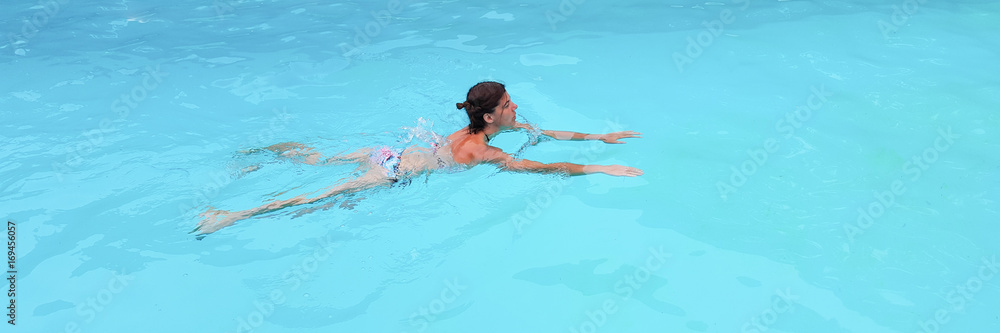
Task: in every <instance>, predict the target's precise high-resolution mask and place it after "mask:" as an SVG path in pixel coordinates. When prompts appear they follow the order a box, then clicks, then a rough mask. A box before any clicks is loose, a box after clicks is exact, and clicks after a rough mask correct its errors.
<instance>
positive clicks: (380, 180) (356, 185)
mask: <svg viewBox="0 0 1000 333" xmlns="http://www.w3.org/2000/svg"><path fill="white" fill-rule="evenodd" d="M382 172H383V171H381V170H379V169H370V170H368V172H366V173H365V174H364V175H362V176H361V177H358V178H356V179H353V180H350V181H347V182H345V183H343V184H340V185H335V186H331V187H329V188H327V189H326V190H325V191H323V193H321V194H320V195H318V196H316V197H313V198H309V197H307V195H306V194H302V195H299V196H296V197H293V198H290V199H285V200H275V201H272V202H270V203H268V204H265V205H263V206H260V207H256V208H251V209H247V210H243V211H238V212H229V211H225V210H218V209H215V208H212V207H209V209H208V210H207V211H205V212H204V213H202V214H201V215H200V216H201V217H202V218H203V219H202V220H201V221H200V222H198V226H197V227H195V228H194V230H192V231H191V232H192V233H197V234H198V235H204V234H210V233H213V232H216V231H218V230H219V229H222V228H225V227H227V226H230V225H233V223H236V221H240V220H243V219H247V218H251V217H254V216H257V215H261V214H266V213H270V212H274V211H278V210H281V209H284V208H288V207H292V206H298V205H304V204H309V203H313V202H316V201H319V200H322V199H325V198H329V197H332V196H336V195H340V194H347V193H354V192H358V191H363V190H367V189H370V188H373V187H376V186H380V185H386V186H388V185H392V183H393V181H392V179H389V178H386V177H385V174H383V173H382Z"/></svg>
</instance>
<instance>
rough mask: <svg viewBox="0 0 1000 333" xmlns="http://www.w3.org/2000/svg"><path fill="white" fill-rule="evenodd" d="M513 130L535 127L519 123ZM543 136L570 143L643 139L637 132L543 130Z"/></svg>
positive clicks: (618, 142) (617, 142)
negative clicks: (591, 132)
mask: <svg viewBox="0 0 1000 333" xmlns="http://www.w3.org/2000/svg"><path fill="white" fill-rule="evenodd" d="M513 128H518V129H525V130H532V129H533V127H531V125H528V124H523V123H517V124H516V125H514V126H513ZM541 133H542V135H545V136H548V137H550V138H553V139H556V140H568V141H584V140H601V141H604V143H615V144H620V143H624V142H621V141H618V140H620V139H625V138H642V133H639V132H635V131H622V132H614V133H608V134H585V133H577V132H570V131H551V130H541Z"/></svg>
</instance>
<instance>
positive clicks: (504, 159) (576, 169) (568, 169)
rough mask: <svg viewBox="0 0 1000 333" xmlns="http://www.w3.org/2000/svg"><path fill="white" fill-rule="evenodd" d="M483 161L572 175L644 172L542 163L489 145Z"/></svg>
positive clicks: (611, 166)
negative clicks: (512, 154)
mask: <svg viewBox="0 0 1000 333" xmlns="http://www.w3.org/2000/svg"><path fill="white" fill-rule="evenodd" d="M481 155H482V156H481V158H480V160H481V162H486V163H493V164H497V165H499V166H500V167H501V168H503V169H506V170H510V171H521V172H539V173H550V172H558V173H565V174H569V175H570V176H578V175H588V174H594V173H605V174H608V175H612V176H626V177H635V176H641V175H642V174H643V172H642V170H640V169H638V168H633V167H627V166H624V165H596V164H591V165H583V164H576V163H567V162H559V163H548V164H546V163H541V162H536V161H532V160H520V159H515V158H514V157H512V156H510V154H507V153H505V152H503V150H500V148H496V147H488V148H487V149H486V151H484V152H483V153H482V154H481Z"/></svg>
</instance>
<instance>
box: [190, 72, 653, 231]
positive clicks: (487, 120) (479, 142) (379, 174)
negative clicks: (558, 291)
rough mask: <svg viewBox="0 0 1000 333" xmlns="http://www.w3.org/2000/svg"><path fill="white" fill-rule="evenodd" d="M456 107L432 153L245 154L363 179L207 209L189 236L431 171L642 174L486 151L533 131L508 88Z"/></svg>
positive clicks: (559, 134)
mask: <svg viewBox="0 0 1000 333" xmlns="http://www.w3.org/2000/svg"><path fill="white" fill-rule="evenodd" d="M456 107H457V108H458V109H460V110H461V109H464V110H465V112H466V113H467V114H468V115H469V125H468V126H466V127H465V128H462V129H460V130H458V131H456V132H455V133H452V134H451V135H449V136H448V137H447V138H446V139H443V140H441V142H432V143H431V148H430V149H428V148H423V147H418V146H412V147H409V148H406V149H402V150H395V149H392V148H389V147H378V148H366V149H362V150H359V151H356V152H353V153H349V154H343V155H337V156H333V157H330V158H326V159H324V158H323V156H322V154H320V153H319V152H316V151H314V150H313V148H311V147H308V146H306V145H303V144H301V143H295V142H287V143H280V144H276V145H272V146H269V147H266V148H258V149H252V150H249V151H245V152H246V153H253V152H257V151H264V150H268V151H272V152H274V153H277V154H279V155H280V156H283V157H287V158H292V159H296V160H298V161H300V162H303V163H307V164H312V165H321V164H352V163H353V164H358V165H359V166H358V170H357V171H360V172H363V174H362V175H361V176H360V177H358V178H355V179H353V180H349V181H347V182H344V183H342V184H338V185H334V186H331V187H329V188H326V189H325V190H324V191H322V193H320V194H319V195H316V196H313V197H309V196H308V195H307V194H302V195H299V196H296V197H294V198H290V199H286V200H275V201H272V202H270V203H268V204H265V205H263V206H260V207H256V208H252V209H248V210H243V211H236V212H230V211H225V210H217V209H214V208H212V207H209V209H208V210H207V211H206V212H204V213H202V214H201V217H202V218H203V219H202V220H201V221H200V222H199V223H198V226H197V227H195V229H194V230H192V233H197V234H198V235H204V234H209V233H213V232H216V231H218V230H219V229H222V228H224V227H227V226H230V225H232V224H233V223H236V221H240V220H243V219H247V218H250V217H253V216H257V215H260V214H265V213H269V212H273V211H277V210H280V209H283V208H287V207H292V206H297V205H304V204H309V203H313V202H316V201H319V200H323V199H325V198H330V197H333V196H338V195H346V194H351V193H355V192H358V191H363V190H367V189H370V188H373V187H377V186H391V185H393V184H395V183H397V182H406V181H408V180H409V179H411V178H414V177H417V176H420V175H424V174H426V173H429V172H432V171H435V170H441V169H448V170H456V169H463V168H470V167H473V166H476V165H479V164H483V163H488V164H494V165H497V166H499V167H500V168H501V169H504V170H510V171H520V172H543V173H547V172H555V173H564V174H568V175H571V176H575V175H584V174H592V173H605V174H608V175H612V176H626V177H635V176H640V175H642V174H643V172H642V170H639V169H638V168H633V167H627V166H622V165H581V164H574V163H566V162H560V163H549V164H546V163H541V162H535V161H531V160H525V159H517V158H514V157H513V156H511V155H509V154H507V153H505V152H504V151H503V150H501V149H500V148H496V147H493V146H490V145H489V141H490V139H491V138H493V137H494V136H496V135H497V134H499V133H501V132H504V131H509V130H532V128H531V126H529V125H527V124H522V123H518V122H517V121H516V116H517V112H516V111H517V104H514V102H512V101H511V100H510V95H509V94H507V91H506V88H505V87H504V85H503V84H501V83H498V82H492V81H487V82H481V83H479V84H476V85H475V86H473V87H472V88H470V89H469V93H468V94H467V95H466V100H465V102H462V103H457V104H456ZM541 133H542V134H543V135H546V136H549V137H551V138H554V139H557V140H601V141H604V142H605V143H616V144H617V143H624V142H621V141H619V140H620V139H624V138H640V137H641V135H642V134H641V133H637V132H633V131H624V132H615V133H609V134H582V133H576V132H564V131H547V130H543V131H541ZM247 171H253V170H247Z"/></svg>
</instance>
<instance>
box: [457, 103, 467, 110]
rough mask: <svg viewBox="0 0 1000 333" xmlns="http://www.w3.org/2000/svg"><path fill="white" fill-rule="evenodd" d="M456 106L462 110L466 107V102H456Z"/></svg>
mask: <svg viewBox="0 0 1000 333" xmlns="http://www.w3.org/2000/svg"><path fill="white" fill-rule="evenodd" d="M455 107H456V108H458V109H459V110H461V109H462V108H464V107H465V103H455Z"/></svg>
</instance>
